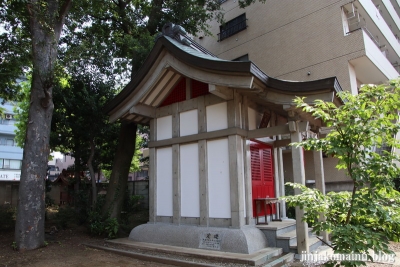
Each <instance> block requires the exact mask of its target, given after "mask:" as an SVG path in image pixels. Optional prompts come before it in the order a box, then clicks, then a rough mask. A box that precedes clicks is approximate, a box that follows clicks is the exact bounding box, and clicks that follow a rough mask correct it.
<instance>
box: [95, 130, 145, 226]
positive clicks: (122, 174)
mask: <svg viewBox="0 0 400 267" xmlns="http://www.w3.org/2000/svg"><path fill="white" fill-rule="evenodd" d="M136 130H137V124H134V123H129V124H127V123H122V124H121V130H120V134H119V138H118V147H117V151H116V153H115V157H114V162H113V168H112V172H111V177H110V183H109V185H108V188H107V195H106V203H105V205H104V206H103V211H102V215H103V216H108V215H109V216H110V217H111V218H117V219H119V216H120V214H121V209H122V203H123V201H124V196H125V191H126V186H127V181H128V174H129V168H130V166H131V162H132V158H133V155H134V153H135V146H136V144H135V142H136Z"/></svg>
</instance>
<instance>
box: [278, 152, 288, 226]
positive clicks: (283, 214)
mask: <svg viewBox="0 0 400 267" xmlns="http://www.w3.org/2000/svg"><path fill="white" fill-rule="evenodd" d="M278 168H279V176H280V177H279V184H280V186H279V189H280V190H281V193H280V196H281V197H284V196H285V172H284V171H283V157H282V148H280V147H279V148H278ZM281 218H282V219H287V217H286V202H285V201H284V200H282V201H281Z"/></svg>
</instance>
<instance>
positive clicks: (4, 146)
mask: <svg viewBox="0 0 400 267" xmlns="http://www.w3.org/2000/svg"><path fill="white" fill-rule="evenodd" d="M0 101H1V99H0ZM1 107H3V108H4V109H5V115H4V117H1V118H0V205H3V204H11V205H13V206H15V205H16V204H17V199H18V185H19V179H20V176H21V163H22V155H23V149H22V148H20V147H18V146H17V145H16V142H15V140H14V138H15V130H16V126H15V125H14V123H15V119H14V112H13V107H14V104H13V103H12V102H5V103H3V104H2V105H1Z"/></svg>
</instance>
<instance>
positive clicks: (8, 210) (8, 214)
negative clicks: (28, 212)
mask: <svg viewBox="0 0 400 267" xmlns="http://www.w3.org/2000/svg"><path fill="white" fill-rule="evenodd" d="M15 216H16V208H13V207H11V206H10V205H1V206H0V230H11V229H13V228H14V225H15Z"/></svg>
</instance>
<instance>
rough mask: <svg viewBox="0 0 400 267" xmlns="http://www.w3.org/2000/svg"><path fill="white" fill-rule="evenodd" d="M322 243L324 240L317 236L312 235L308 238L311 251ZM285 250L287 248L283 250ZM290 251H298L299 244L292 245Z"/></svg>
mask: <svg viewBox="0 0 400 267" xmlns="http://www.w3.org/2000/svg"><path fill="white" fill-rule="evenodd" d="M321 245H322V241H321V240H319V239H318V238H317V237H316V236H312V237H310V238H308V246H309V247H310V252H313V251H315V250H317V249H318V248H319V247H320V246H321ZM283 251H285V250H283ZM289 251H290V252H293V253H297V244H296V245H291V246H290V250H289Z"/></svg>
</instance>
